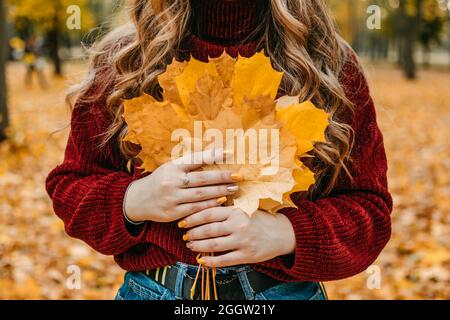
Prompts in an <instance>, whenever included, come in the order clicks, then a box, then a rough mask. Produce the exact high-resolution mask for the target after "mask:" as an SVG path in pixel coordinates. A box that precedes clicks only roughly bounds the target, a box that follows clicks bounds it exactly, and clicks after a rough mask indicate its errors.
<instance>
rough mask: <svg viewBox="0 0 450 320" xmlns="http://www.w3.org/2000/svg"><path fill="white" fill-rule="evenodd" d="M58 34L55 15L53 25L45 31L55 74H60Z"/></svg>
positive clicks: (57, 23)
mask: <svg viewBox="0 0 450 320" xmlns="http://www.w3.org/2000/svg"><path fill="white" fill-rule="evenodd" d="M60 40H61V39H60V35H59V21H58V17H57V16H55V17H54V19H53V27H52V29H51V30H50V31H49V32H48V33H47V41H48V46H49V51H50V52H49V53H50V58H51V59H52V62H53V69H54V72H55V75H57V76H62V61H61V57H60V56H59V47H60Z"/></svg>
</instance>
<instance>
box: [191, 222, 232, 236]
mask: <svg viewBox="0 0 450 320" xmlns="http://www.w3.org/2000/svg"><path fill="white" fill-rule="evenodd" d="M231 233H232V230H230V226H229V225H227V223H226V221H220V222H213V223H207V224H203V225H201V226H197V227H195V228H193V229H191V230H189V231H188V232H186V236H187V239H188V240H190V241H194V240H202V239H210V238H217V237H222V236H228V235H230V234H231Z"/></svg>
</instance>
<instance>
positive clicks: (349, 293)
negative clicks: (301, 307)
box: [0, 0, 450, 299]
mask: <svg viewBox="0 0 450 320" xmlns="http://www.w3.org/2000/svg"><path fill="white" fill-rule="evenodd" d="M328 2H329V4H330V7H331V9H332V12H333V14H334V16H335V18H336V21H337V23H338V25H339V28H340V31H341V33H342V35H343V36H344V37H345V39H346V40H347V41H349V42H350V43H351V44H352V46H353V47H354V48H355V49H356V50H357V51H358V53H359V55H360V56H361V57H362V59H363V62H364V66H365V70H366V74H367V77H368V80H369V82H370V85H371V91H372V95H373V98H374V100H375V103H376V106H377V112H378V121H379V124H380V126H381V128H382V130H383V133H384V137H385V143H386V149H387V154H388V158H389V183H390V189H391V191H392V194H393V197H394V203H395V208H394V211H393V214H392V217H393V234H392V239H391V241H390V243H389V244H388V246H387V248H386V249H385V250H384V251H383V253H382V254H381V255H380V257H379V258H378V259H377V261H376V262H375V263H374V265H373V266H372V267H371V268H369V269H368V271H367V272H363V273H361V274H360V275H357V276H355V277H353V278H350V279H346V280H342V281H337V282H330V283H326V288H327V290H328V293H329V295H330V298H332V299H449V298H450V291H449V288H450V274H449V270H450V257H449V247H450V237H449V225H448V222H449V213H450V186H449V172H450V158H449V154H450V139H449V137H450V129H449V123H450V121H449V120H450V93H449V89H450V0H389V1H388V0H384V1H381V0H380V1H378V0H372V1H365V0H329V1H328ZM74 5H75V6H74ZM122 6H123V1H117V0H78V1H76V0H0V24H1V25H0V51H1V54H0V299H111V298H113V297H114V294H115V292H114V291H115V290H116V289H117V288H118V286H119V285H120V282H121V279H122V276H123V271H122V270H120V269H119V268H118V267H117V266H116V265H115V264H114V261H113V259H112V258H111V257H105V256H101V255H100V254H97V253H96V252H94V251H93V250H92V249H90V248H89V247H88V246H86V245H84V244H83V243H82V242H80V241H77V240H74V239H70V238H69V237H68V236H67V235H66V234H65V233H64V227H63V225H62V223H61V222H60V221H59V220H58V218H57V217H56V216H55V215H54V214H53V212H52V207H51V203H50V200H49V199H48V196H47V194H46V192H45V189H44V181H45V178H46V175H47V173H48V172H49V171H50V170H51V169H52V168H53V167H54V166H55V165H57V164H59V163H60V162H61V160H62V158H63V151H64V147H65V143H66V139H67V134H68V123H69V119H70V114H69V112H68V108H67V106H66V105H65V103H64V98H65V90H66V89H67V87H68V86H69V85H70V84H73V83H75V82H77V81H79V80H80V79H81V78H82V77H83V76H84V74H85V71H86V60H85V59H84V51H83V48H82V46H81V42H82V41H83V43H84V44H85V45H89V44H91V43H92V41H93V40H94V39H95V38H96V37H97V36H99V35H101V34H103V33H104V32H106V31H107V30H108V29H109V28H111V27H113V26H114V25H116V24H118V23H121V22H122V21H123V20H124V19H126V13H124V12H123V11H124V10H122ZM78 10H79V11H78ZM77 12H78V13H80V17H81V20H80V21H77V20H76V19H75V18H74V17H76V16H77ZM73 19H75V20H73ZM77 22H80V24H77ZM89 31H90V32H89ZM55 131H57V132H56V133H55ZM73 265H76V266H79V267H80V268H81V270H82V286H81V288H80V289H76V290H73V289H70V287H69V286H67V285H66V283H67V279H68V276H69V275H70V270H71V269H70V268H71V266H73ZM378 275H379V276H380V278H379V279H380V280H381V281H380V283H378V282H377V281H374V279H378V278H374V277H373V276H378Z"/></svg>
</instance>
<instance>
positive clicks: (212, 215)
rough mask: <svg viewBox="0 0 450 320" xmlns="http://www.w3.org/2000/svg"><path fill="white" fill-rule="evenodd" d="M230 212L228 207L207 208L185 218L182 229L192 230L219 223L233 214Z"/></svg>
mask: <svg viewBox="0 0 450 320" xmlns="http://www.w3.org/2000/svg"><path fill="white" fill-rule="evenodd" d="M232 210H233V209H230V208H229V207H217V208H209V209H206V210H203V211H199V212H197V213H194V214H193V215H190V216H189V217H186V218H185V219H184V220H183V223H182V225H183V227H184V228H194V227H196V226H200V225H203V224H206V223H212V222H221V221H224V220H226V219H227V218H228V217H229V216H230V214H232V213H233V212H232Z"/></svg>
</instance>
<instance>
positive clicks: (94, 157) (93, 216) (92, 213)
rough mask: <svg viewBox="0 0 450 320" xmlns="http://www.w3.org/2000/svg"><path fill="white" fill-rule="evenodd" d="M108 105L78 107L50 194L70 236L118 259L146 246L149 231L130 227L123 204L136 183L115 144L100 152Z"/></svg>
mask: <svg viewBox="0 0 450 320" xmlns="http://www.w3.org/2000/svg"><path fill="white" fill-rule="evenodd" d="M102 103H103V102H98V103H90V104H76V105H75V108H74V111H73V113H72V119H71V131H70V135H69V139H68V143H67V147H66V150H65V156H64V161H63V163H62V164H61V165H59V166H57V167H56V168H55V169H54V170H52V171H51V172H50V174H49V175H48V177H47V181H46V188H47V192H48V194H49V195H50V197H51V199H52V201H53V207H54V211H55V213H56V214H57V215H58V216H59V217H60V218H61V219H62V220H63V222H64V226H65V230H66V232H67V234H68V235H70V236H72V237H74V238H78V239H81V240H83V241H84V242H86V243H87V244H88V245H89V246H91V247H92V248H94V249H95V250H96V251H98V252H100V253H103V254H106V255H117V254H120V253H123V252H125V251H126V250H127V249H129V248H130V247H132V246H134V245H136V244H138V243H140V242H142V240H143V239H144V237H145V232H146V229H147V225H144V227H143V228H142V229H141V230H139V232H137V233H136V232H133V231H132V230H130V229H129V228H127V226H126V222H125V220H124V216H123V199H124V195H125V192H126V189H127V188H128V185H129V184H130V183H131V182H132V181H133V180H134V178H133V176H132V175H130V174H129V173H127V172H126V169H125V167H126V166H125V165H123V164H122V160H121V159H120V158H121V157H120V153H119V152H118V150H114V148H115V147H114V146H113V145H112V143H111V144H107V145H106V146H105V147H100V146H99V143H100V142H101V136H100V134H101V133H102V132H104V131H105V130H106V128H107V126H108V124H107V121H106V119H107V117H106V115H105V110H104V107H103V105H102Z"/></svg>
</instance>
